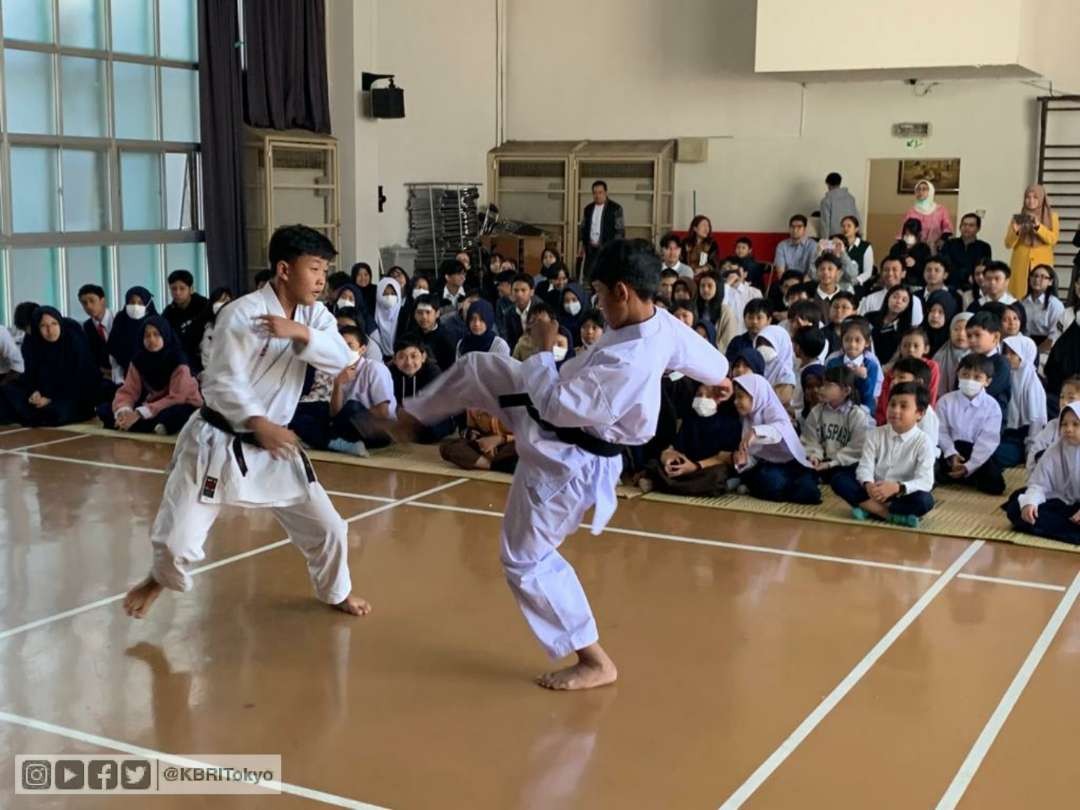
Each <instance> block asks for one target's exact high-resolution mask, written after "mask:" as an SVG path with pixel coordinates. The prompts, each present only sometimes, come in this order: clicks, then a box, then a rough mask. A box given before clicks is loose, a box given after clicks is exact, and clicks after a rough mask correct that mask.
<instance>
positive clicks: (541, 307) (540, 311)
mask: <svg viewBox="0 0 1080 810" xmlns="http://www.w3.org/2000/svg"><path fill="white" fill-rule="evenodd" d="M538 315H547V316H548V317H549V318H551V320H553V321H555V320H558V316H557V315H556V314H555V310H554V309H552V308H551V307H550V306H548V304H547V302H546V301H537V300H536V299H533V302H532V306H530V307H529V314H528V315H527V316H526V317H525V321H526V323H528V322H529V321H532V320H534V319H535V318H536V317H537V316H538Z"/></svg>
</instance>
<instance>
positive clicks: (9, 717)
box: [0, 712, 385, 810]
mask: <svg viewBox="0 0 1080 810" xmlns="http://www.w3.org/2000/svg"><path fill="white" fill-rule="evenodd" d="M0 722H5V723H12V724H14V725H17V726H23V727H24V728H29V729H32V730H34V731H42V732H45V733H47V734H55V735H58V736H60V737H67V738H68V739H69V740H75V741H76V742H81V743H85V744H87V745H94V746H98V747H99V748H111V749H112V750H114V751H123V752H124V753H125V754H130V755H131V756H135V757H143V758H144V759H159V760H161V761H162V762H166V763H168V764H170V765H175V766H177V767H179V768H200V767H212V763H206V762H201V761H200V760H197V759H190V758H188V757H178V756H176V755H174V754H168V753H165V752H164V751H155V750H154V749H153V748H143V747H142V746H139V745H131V744H130V743H126V742H122V741H121V740H114V739H112V738H111V737H102V736H101V735H99V734H88V733H87V732H85V731H79V730H78V729H74V728H68V727H66V726H58V725H56V724H54V723H46V722H44V721H42V720H34V719H33V718H31V717H23V716H22V715H19V714H11V713H10V712H0ZM263 784H264V785H266V786H267V787H268V788H270V789H271V790H280V791H281V792H282V793H289V794H292V795H293V796H300V797H301V798H304V799H311V800H312V801H314V802H322V803H323V804H329V805H333V806H334V807H346V808H349V809H350V810H385V808H382V807H379V806H378V805H374V804H367V803H366V802H361V801H357V800H356V799H347V798H345V797H344V796H337V795H335V794H333V793H324V792H323V791H321V790H313V789H312V788H306V787H303V786H301V785H293V784H290V783H289V782H264V783H263ZM160 795H167V794H160ZM265 795H266V796H268V799H267V801H269V800H270V799H272V798H273V796H272V794H265Z"/></svg>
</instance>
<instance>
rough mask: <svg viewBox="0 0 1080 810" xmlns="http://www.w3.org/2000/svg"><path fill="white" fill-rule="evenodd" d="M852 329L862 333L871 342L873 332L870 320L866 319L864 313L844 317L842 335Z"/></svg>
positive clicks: (841, 327)
mask: <svg viewBox="0 0 1080 810" xmlns="http://www.w3.org/2000/svg"><path fill="white" fill-rule="evenodd" d="M852 329H854V330H856V331H857V332H858V333H859V334H861V335H862V336H863V339H864V340H866V342H867V343H869V342H870V335H871V334H872V332H871V329H870V321H868V320H866V318H864V317H863V316H862V315H852V316H851V317H850V318H844V322H843V323H842V324H840V334H841V335H846V334H847V333H848V332H850V331H851V330H852Z"/></svg>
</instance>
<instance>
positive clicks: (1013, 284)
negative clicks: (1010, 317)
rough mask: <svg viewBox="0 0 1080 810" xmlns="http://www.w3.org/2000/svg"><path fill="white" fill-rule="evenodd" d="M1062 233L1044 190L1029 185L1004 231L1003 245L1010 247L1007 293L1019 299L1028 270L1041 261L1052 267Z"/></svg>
mask: <svg viewBox="0 0 1080 810" xmlns="http://www.w3.org/2000/svg"><path fill="white" fill-rule="evenodd" d="M1060 236H1061V222H1060V220H1059V219H1058V215H1057V214H1056V213H1055V212H1054V209H1053V208H1052V207H1051V206H1050V198H1049V197H1047V196H1046V189H1045V188H1043V187H1042V186H1040V185H1030V186H1028V187H1027V190H1026V191H1025V192H1024V207H1023V209H1022V210H1021V211H1020V213H1019V214H1015V215H1014V216H1013V218H1012V221H1010V222H1009V227H1008V230H1006V231H1005V247H1007V248H1009V249H1010V250H1012V258H1011V259H1010V260H1009V266H1010V267H1011V268H1012V274H1011V275H1010V276H1009V292H1010V293H1012V295H1013V296H1015V297H1016V298H1017V299H1022V298H1023V297H1024V296H1025V295H1027V291H1028V273H1029V272H1030V271H1031V269H1032V268H1033V267H1038V266H1039V265H1040V264H1045V265H1049V266H1050V267H1053V266H1054V245H1056V244H1057V241H1058V238H1059V237H1060Z"/></svg>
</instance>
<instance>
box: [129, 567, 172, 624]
mask: <svg viewBox="0 0 1080 810" xmlns="http://www.w3.org/2000/svg"><path fill="white" fill-rule="evenodd" d="M163 590H164V586H162V585H161V583H159V582H157V581H156V580H154V578H153V577H147V578H146V579H144V580H143V581H142V582H140V583H139V584H138V585H136V586H135V587H134V588H132V589H131V590H130V591H128V592H127V596H125V597H124V613H126V614H127V615H128V616H130V617H131V618H133V619H142V618H144V617H145V616H146V614H147V613H149V612H150V606H151V605H153V604H154V602H155V601H157V598H158V597H159V596H161V592H162V591H163Z"/></svg>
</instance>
